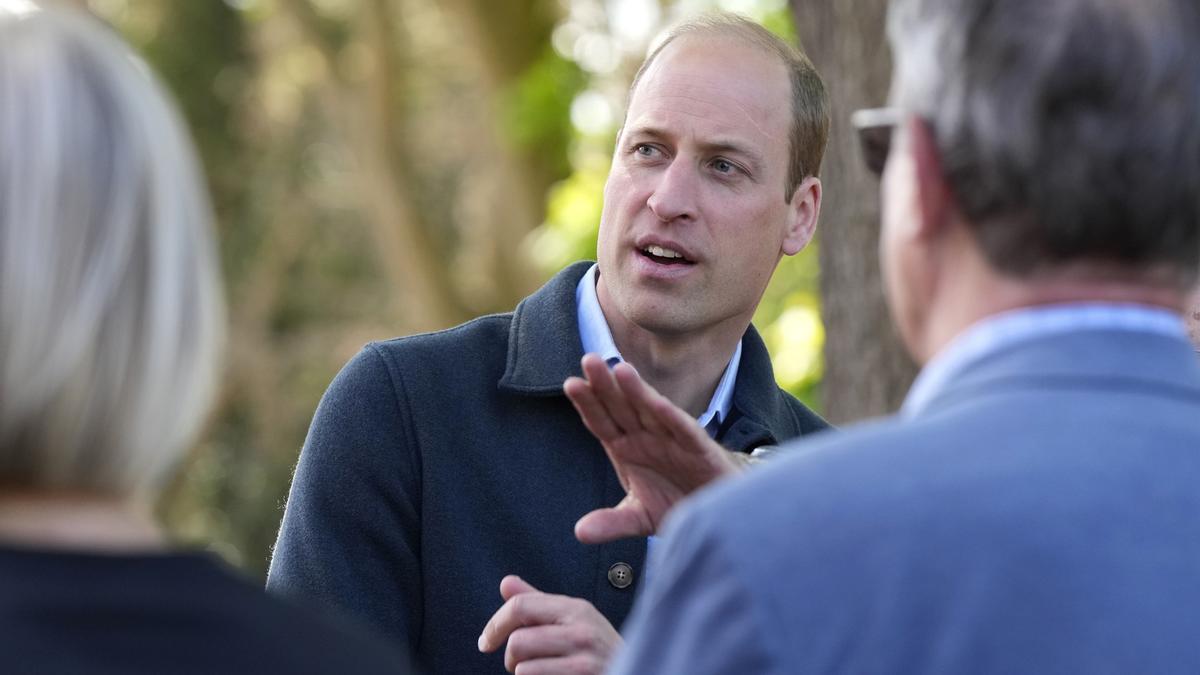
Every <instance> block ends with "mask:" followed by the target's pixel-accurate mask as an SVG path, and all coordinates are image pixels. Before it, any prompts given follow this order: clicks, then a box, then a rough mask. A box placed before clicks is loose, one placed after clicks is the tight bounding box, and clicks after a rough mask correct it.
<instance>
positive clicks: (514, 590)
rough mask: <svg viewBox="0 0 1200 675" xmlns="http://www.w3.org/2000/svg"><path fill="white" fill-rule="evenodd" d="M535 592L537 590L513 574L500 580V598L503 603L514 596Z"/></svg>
mask: <svg viewBox="0 0 1200 675" xmlns="http://www.w3.org/2000/svg"><path fill="white" fill-rule="evenodd" d="M537 592H538V589H536V588H534V587H533V586H532V585H530V584H529V582H528V581H525V580H524V579H522V578H521V577H519V576H517V575H515V574H510V575H508V576H506V577H504V578H503V579H501V580H500V597H502V598H504V600H505V601H508V600H509V599H510V598H512V597H513V596H514V595H520V594H522V593H537Z"/></svg>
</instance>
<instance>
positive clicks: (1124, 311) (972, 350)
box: [901, 302, 1187, 417]
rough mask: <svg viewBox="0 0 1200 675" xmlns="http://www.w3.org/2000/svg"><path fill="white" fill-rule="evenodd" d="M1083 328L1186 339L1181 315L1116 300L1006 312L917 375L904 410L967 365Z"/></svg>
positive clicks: (911, 411) (922, 403)
mask: <svg viewBox="0 0 1200 675" xmlns="http://www.w3.org/2000/svg"><path fill="white" fill-rule="evenodd" d="M1081 330H1125V331H1137V332H1145V333H1154V334H1159V335H1165V336H1168V337H1178V338H1179V339H1181V340H1186V339H1187V335H1186V334H1185V332H1184V329H1183V323H1182V321H1181V319H1180V317H1179V316H1178V315H1177V314H1174V313H1173V312H1170V311H1167V310H1165V309H1161V308H1158V307H1150V306H1148V305H1134V304H1116V303H1099V302H1097V303H1070V304H1060V305H1045V306H1040V307H1027V308H1023V309H1017V310H1012V311H1009V312H1002V313H1000V314H995V315H992V316H990V317H987V318H985V319H983V320H981V321H978V322H976V323H975V324H973V325H971V326H970V327H968V328H967V329H966V330H965V331H963V332H962V333H959V334H958V336H956V337H955V338H954V339H953V340H951V341H950V343H949V344H948V345H947V346H946V347H944V348H943V349H942V350H941V351H940V352H938V354H937V355H936V356H935V357H934V358H933V359H932V360H931V361H930V362H929V363H928V364H926V366H925V368H923V369H922V370H921V373H920V374H919V375H918V376H917V379H916V381H915V382H913V386H912V388H911V389H909V391H908V396H906V397H905V399H904V405H903V406H902V407H901V413H902V414H903V415H904V416H906V417H911V416H913V415H916V414H918V413H920V412H921V411H922V410H924V409H925V407H926V406H927V405H928V404H929V402H930V401H932V400H933V398H934V397H935V396H936V395H937V394H938V393H939V392H940V391H941V390H942V389H943V388H944V387H945V386H946V385H947V383H949V382H950V380H952V379H953V378H954V377H955V376H957V375H958V374H959V373H960V372H962V371H963V369H965V368H966V367H967V366H969V365H971V364H973V363H975V362H977V361H979V360H981V359H983V358H984V357H986V356H988V355H990V354H993V353H996V352H998V351H1000V350H1002V349H1005V348H1007V347H1011V346H1013V345H1015V344H1018V343H1021V342H1026V341H1029V340H1033V339H1036V338H1042V337H1049V336H1053V335H1060V334H1063V333H1070V332H1075V331H1081Z"/></svg>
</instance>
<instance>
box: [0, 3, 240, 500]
mask: <svg viewBox="0 0 1200 675" xmlns="http://www.w3.org/2000/svg"><path fill="white" fill-rule="evenodd" d="M0 147H2V148H3V151H2V152H0V489H4V488H10V489H11V488H18V489H29V490H73V491H86V492H89V493H99V494H106V495H115V496H120V497H133V496H137V495H140V494H141V493H144V492H148V491H150V490H153V489H155V488H158V487H160V486H161V483H162V481H163V480H164V479H165V478H166V477H167V476H168V475H169V474H170V471H171V469H172V468H173V467H174V466H175V465H176V464H177V463H178V460H179V459H180V457H181V455H182V454H183V452H184V451H185V450H186V449H187V447H188V445H189V443H190V442H192V441H193V440H194V437H195V434H196V433H197V432H198V430H199V428H200V426H201V425H202V423H203V422H204V420H205V418H206V416H207V413H208V410H209V406H210V404H211V401H212V398H213V395H214V392H215V389H216V384H217V380H218V361H219V353H220V351H221V345H222V342H223V337H224V329H225V325H224V320H225V319H224V317H225V314H224V303H223V300H222V291H221V287H220V280H219V274H218V270H217V264H216V252H215V244H214V241H213V234H212V222H211V221H212V218H211V209H210V206H209V203H208V197H207V194H206V192H205V189H204V185H203V181H202V176H201V173H200V171H199V168H198V165H197V163H196V160H195V158H194V153H193V150H192V147H191V142H190V140H189V139H188V137H187V134H186V132H185V131H184V127H183V124H182V122H181V120H180V118H179V117H178V115H177V114H176V113H175V111H174V109H173V108H172V107H171V105H170V103H169V102H168V99H167V97H166V95H165V94H164V92H163V89H162V88H161V87H160V86H159V85H158V84H157V83H156V82H155V81H154V80H153V78H152V76H151V75H150V71H149V69H148V68H147V67H146V66H145V64H144V63H142V62H141V61H140V60H139V59H138V58H137V57H136V56H135V55H134V54H133V52H132V51H130V50H129V49H128V48H127V47H126V46H125V45H124V44H123V43H122V42H121V41H120V40H119V39H118V38H117V37H116V36H115V35H114V34H112V32H111V31H110V30H109V29H108V28H107V27H105V26H103V25H102V24H101V23H100V22H99V21H97V20H95V19H93V18H92V17H90V16H87V15H85V14H83V13H81V12H78V11H75V10H71V9H67V8H58V7H54V6H50V5H41V6H40V7H39V8H38V9H37V10H35V11H29V10H28V9H27V8H26V10H25V11H15V12H13V11H9V12H5V11H3V10H2V9H0Z"/></svg>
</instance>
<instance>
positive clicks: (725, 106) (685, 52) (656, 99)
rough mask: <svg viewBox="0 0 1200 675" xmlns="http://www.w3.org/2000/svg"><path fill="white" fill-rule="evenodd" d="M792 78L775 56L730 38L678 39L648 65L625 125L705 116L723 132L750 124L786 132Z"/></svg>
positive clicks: (766, 132)
mask: <svg viewBox="0 0 1200 675" xmlns="http://www.w3.org/2000/svg"><path fill="white" fill-rule="evenodd" d="M790 94H791V82H790V80H789V79H788V77H787V72H786V70H785V69H784V67H783V64H782V63H781V62H780V61H779V59H778V57H775V56H773V55H770V54H767V53H765V52H764V51H763V50H761V49H759V48H757V47H754V46H751V45H746V44H744V43H742V42H739V41H734V40H731V39H729V38H720V37H718V38H716V39H715V40H714V41H713V43H712V44H709V43H704V44H697V42H696V38H693V37H691V36H685V37H681V38H679V39H677V40H675V41H674V42H672V43H671V44H668V45H667V46H666V47H665V48H664V49H663V51H662V52H661V53H659V54H658V57H657V58H656V59H655V60H654V62H653V63H651V64H650V67H649V68H647V70H646V72H645V73H644V74H643V77H642V79H641V80H640V81H639V82H638V85H637V87H636V88H635V89H634V91H633V92H632V96H631V97H630V101H629V110H628V111H627V118H626V123H627V124H628V125H637V124H644V125H650V126H658V127H661V126H663V125H664V124H665V123H666V120H665V119H663V118H664V117H668V116H672V115H678V116H684V117H686V116H693V117H705V118H708V119H710V120H713V121H714V122H720V121H723V122H725V125H726V126H727V127H729V128H728V129H727V130H726V133H736V131H737V128H738V127H741V126H744V125H749V126H750V128H751V130H752V131H754V132H757V133H758V134H761V135H765V136H768V137H771V138H774V137H776V136H778V135H779V133H780V132H781V131H783V132H784V133H786V131H787V129H788V126H789V124H788V120H789V119H790V115H791V105H790Z"/></svg>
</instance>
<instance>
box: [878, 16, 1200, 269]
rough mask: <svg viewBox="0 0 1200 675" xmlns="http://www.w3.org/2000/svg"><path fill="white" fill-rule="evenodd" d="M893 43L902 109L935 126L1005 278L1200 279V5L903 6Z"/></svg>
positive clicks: (892, 27) (958, 187)
mask: <svg viewBox="0 0 1200 675" xmlns="http://www.w3.org/2000/svg"><path fill="white" fill-rule="evenodd" d="M888 36H889V41H890V42H891V45H892V50H893V54H894V55H895V72H894V76H893V78H892V83H893V90H892V96H891V98H892V103H893V105H895V106H897V107H899V108H901V109H902V110H903V111H906V112H908V113H911V114H915V115H917V116H919V117H921V118H923V119H925V120H926V121H927V122H929V124H930V126H931V127H932V129H933V133H934V137H935V139H936V143H937V146H938V149H939V151H940V153H941V156H942V163H943V173H944V175H945V177H946V179H947V182H948V184H949V185H950V187H951V189H952V191H953V193H954V195H955V197H956V198H957V200H958V203H959V206H960V208H961V209H962V211H963V212H964V214H965V215H966V216H967V218H968V220H969V221H970V222H971V224H972V226H973V227H974V228H975V234H976V236H977V239H978V241H979V243H980V246H981V247H982V249H983V251H984V253H985V255H986V256H987V257H988V259H989V261H990V262H991V263H992V264H993V265H994V266H995V267H996V268H997V269H999V270H1000V271H1002V272H1006V273H1010V274H1013V275H1030V274H1037V273H1039V272H1045V271H1050V270H1053V269H1056V268H1059V267H1061V266H1065V265H1072V264H1075V263H1099V264H1100V266H1099V267H1100V268H1105V267H1107V268H1109V269H1124V270H1129V271H1134V272H1139V271H1149V270H1157V271H1158V272H1159V273H1160V274H1162V273H1165V275H1166V276H1167V277H1169V278H1170V281H1171V282H1172V283H1176V284H1178V285H1179V286H1180V287H1184V286H1186V285H1188V284H1189V283H1190V281H1191V280H1193V279H1194V278H1195V275H1196V271H1197V268H1198V266H1200V228H1198V225H1200V124H1198V122H1197V121H1198V120H1200V50H1197V48H1196V47H1197V45H1200V10H1198V9H1197V6H1196V3H1195V0H1138V2H1128V1H1126V0H895V1H894V2H893V3H892V6H891V9H890V12H889V18H888Z"/></svg>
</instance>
